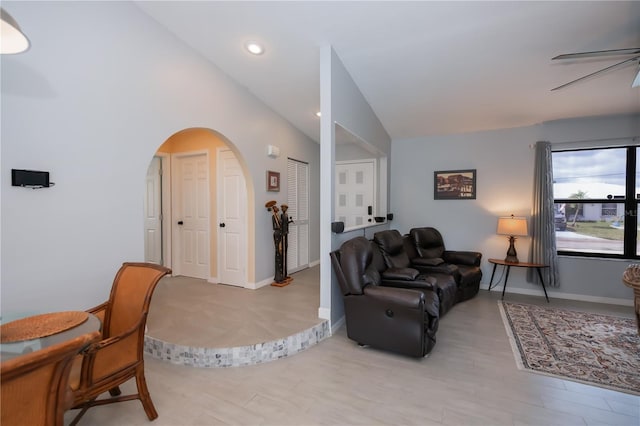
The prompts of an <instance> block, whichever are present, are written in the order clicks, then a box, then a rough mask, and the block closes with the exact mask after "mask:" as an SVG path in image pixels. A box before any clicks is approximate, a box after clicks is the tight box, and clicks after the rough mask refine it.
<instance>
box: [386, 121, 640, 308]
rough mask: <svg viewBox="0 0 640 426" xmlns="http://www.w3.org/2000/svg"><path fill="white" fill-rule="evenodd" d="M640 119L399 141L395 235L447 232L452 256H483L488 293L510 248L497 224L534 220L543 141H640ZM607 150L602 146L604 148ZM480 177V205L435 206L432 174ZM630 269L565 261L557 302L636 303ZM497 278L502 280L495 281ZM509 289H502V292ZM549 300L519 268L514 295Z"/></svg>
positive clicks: (519, 244) (525, 245) (524, 255)
mask: <svg viewBox="0 0 640 426" xmlns="http://www.w3.org/2000/svg"><path fill="white" fill-rule="evenodd" d="M639 126H640V116H637V115H636V116H615V117H604V118H582V119H573V120H561V121H554V122H549V123H543V124H540V125H536V126H530V127H522V128H516V129H502V130H495V131H487V132H477V133H466V134H458V135H448V136H434V137H428V138H420V139H413V140H401V141H393V144H392V156H393V162H392V164H391V184H392V190H391V193H390V197H391V209H392V211H395V213H396V217H395V219H396V220H395V221H394V227H397V229H398V230H400V231H401V232H403V233H406V232H408V231H409V229H410V228H412V227H417V226H434V227H436V228H437V229H439V230H440V232H441V233H442V234H443V237H444V239H445V244H446V246H447V248H449V249H452V250H478V251H480V252H482V253H483V261H482V270H483V273H484V277H483V286H484V287H485V288H486V286H487V285H488V283H489V279H490V277H491V267H492V265H490V264H489V263H488V262H487V259H489V258H504V256H505V253H506V250H507V247H508V243H507V241H506V239H505V238H504V237H502V236H498V235H496V233H495V231H496V224H497V217H498V216H502V215H509V214H512V213H513V214H515V215H516V216H518V215H523V216H527V217H530V216H531V203H532V198H533V197H532V194H533V163H534V150H533V149H532V148H531V145H533V144H535V142H536V141H539V140H547V141H550V142H551V143H552V144H559V143H563V144H565V145H566V143H567V142H572V141H583V142H581V143H582V144H584V143H586V142H584V141H593V140H602V139H609V138H614V139H615V138H625V137H626V138H628V137H631V136H637V135H640V127H639ZM599 143H600V144H602V142H599ZM455 169H476V170H477V199H476V200H434V199H433V172H434V171H436V170H455ZM529 244H530V239H528V238H521V239H518V240H517V241H516V249H517V251H518V257H519V258H520V259H528V255H529ZM628 264H629V262H628V261H618V260H601V259H594V258H575V257H561V259H560V265H559V271H560V283H561V284H560V287H559V288H554V289H552V290H551V292H550V296H556V297H567V298H578V299H583V300H600V301H605V302H606V301H609V302H616V303H620V302H622V303H631V300H632V291H631V289H629V288H627V287H625V286H624V285H623V284H622V282H621V277H622V272H623V271H624V268H625V267H626V265H628ZM498 270H500V269H498ZM496 275H498V273H497V274H496ZM501 289H502V287H501V286H500V287H499V290H501ZM509 290H512V291H514V292H525V293H531V294H538V295H542V291H541V289H540V288H539V287H538V286H535V285H532V284H529V283H527V282H526V274H525V270H524V269H520V268H512V270H511V274H510V276H509V285H508V287H507V291H509Z"/></svg>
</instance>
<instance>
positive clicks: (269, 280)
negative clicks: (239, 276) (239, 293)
mask: <svg viewBox="0 0 640 426" xmlns="http://www.w3.org/2000/svg"><path fill="white" fill-rule="evenodd" d="M272 282H273V278H267V279H265V280H262V281H258V282H257V283H247V284H246V285H245V286H244V288H248V289H249V290H257V289H259V288H260V287H264V286H267V285H269V284H271V283H272Z"/></svg>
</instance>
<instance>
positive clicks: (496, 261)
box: [489, 259, 549, 303]
mask: <svg viewBox="0 0 640 426" xmlns="http://www.w3.org/2000/svg"><path fill="white" fill-rule="evenodd" d="M489 263H493V272H491V280H489V290H491V288H492V286H491V283H493V276H494V275H495V273H496V267H497V266H498V265H502V266H504V267H505V268H506V269H507V274H506V275H505V277H504V287H502V299H504V290H505V289H506V288H507V281H508V280H509V271H510V270H511V267H512V266H516V267H520V268H534V269H535V270H536V271H538V277H539V278H540V283H541V284H542V289H543V290H544V297H545V298H546V299H547V303H549V296H547V288H546V287H545V286H544V280H543V279H542V272H540V268H548V267H549V265H543V264H542V263H527V262H517V263H516V262H507V261H506V260H503V259H489ZM497 284H498V283H496V285H497Z"/></svg>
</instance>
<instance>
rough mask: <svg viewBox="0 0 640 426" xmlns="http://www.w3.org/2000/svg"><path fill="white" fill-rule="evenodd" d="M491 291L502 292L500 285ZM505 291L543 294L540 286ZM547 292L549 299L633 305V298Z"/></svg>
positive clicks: (481, 287)
mask: <svg viewBox="0 0 640 426" xmlns="http://www.w3.org/2000/svg"><path fill="white" fill-rule="evenodd" d="M488 287H489V286H488V285H480V289H481V290H488ZM491 291H497V292H502V286H498V287H494V288H493V289H492V290H491ZM505 293H514V294H525V295H527V296H544V292H543V291H542V288H540V289H539V290H535V289H528V288H518V287H507V290H506V291H505ZM547 294H548V295H549V298H550V299H551V298H556V299H568V300H578V301H580V302H592V303H604V304H607V305H621V306H633V300H627V299H618V298H613V297H601V296H589V295H586V294H573V293H562V292H559V291H553V290H549V288H548V287H547Z"/></svg>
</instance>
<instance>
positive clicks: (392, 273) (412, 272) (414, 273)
mask: <svg viewBox="0 0 640 426" xmlns="http://www.w3.org/2000/svg"><path fill="white" fill-rule="evenodd" d="M419 274H420V272H418V270H417V269H413V268H389V269H387V270H385V271H383V272H382V274H380V275H381V276H382V279H383V280H402V281H413V280H415V279H416V278H417V277H418V275H419Z"/></svg>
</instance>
